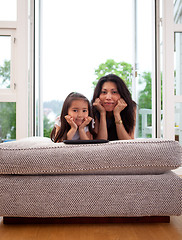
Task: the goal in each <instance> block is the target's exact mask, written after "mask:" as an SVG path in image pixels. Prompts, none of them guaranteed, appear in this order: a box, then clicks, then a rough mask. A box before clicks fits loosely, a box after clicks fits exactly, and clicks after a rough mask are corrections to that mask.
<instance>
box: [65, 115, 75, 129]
mask: <svg viewBox="0 0 182 240" xmlns="http://www.w3.org/2000/svg"><path fill="white" fill-rule="evenodd" d="M65 119H66V121H67V123H68V124H69V125H70V127H71V128H74V129H77V128H78V126H77V125H76V123H75V122H74V120H73V118H72V117H71V116H69V115H66V116H65Z"/></svg>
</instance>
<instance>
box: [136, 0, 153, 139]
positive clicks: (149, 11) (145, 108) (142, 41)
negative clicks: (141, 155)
mask: <svg viewBox="0 0 182 240" xmlns="http://www.w3.org/2000/svg"><path fill="white" fill-rule="evenodd" d="M136 14H137V15H136V21H137V27H136V49H135V52H136V71H137V73H136V78H135V81H136V90H135V91H136V99H137V104H138V116H137V126H136V136H137V137H139V138H140V137H141V138H151V137H152V127H153V122H152V111H153V110H152V81H153V76H154V75H155V74H154V73H153V71H154V67H153V66H154V56H153V52H154V45H153V39H154V27H153V24H154V6H153V1H152V0H150V1H145V0H138V1H137V6H136ZM143 19H145V21H144V20H143Z"/></svg>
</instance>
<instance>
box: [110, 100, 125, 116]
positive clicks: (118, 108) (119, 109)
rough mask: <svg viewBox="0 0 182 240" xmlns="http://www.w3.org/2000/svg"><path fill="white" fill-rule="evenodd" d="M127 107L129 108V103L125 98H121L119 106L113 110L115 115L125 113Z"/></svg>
mask: <svg viewBox="0 0 182 240" xmlns="http://www.w3.org/2000/svg"><path fill="white" fill-rule="evenodd" d="M126 107H127V103H126V102H125V100H124V99H123V98H120V99H119V100H118V103H117V105H116V106H115V108H114V110H113V113H114V115H116V114H120V112H121V111H123V110H124V109H125V108H126Z"/></svg>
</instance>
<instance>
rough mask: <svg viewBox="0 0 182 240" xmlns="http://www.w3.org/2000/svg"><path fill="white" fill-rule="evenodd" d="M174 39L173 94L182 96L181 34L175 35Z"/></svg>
mask: <svg viewBox="0 0 182 240" xmlns="http://www.w3.org/2000/svg"><path fill="white" fill-rule="evenodd" d="M174 39H175V43H174V45H175V48H174V77H175V81H174V83H175V86H174V91H175V92H174V93H175V95H182V33H175V38H174Z"/></svg>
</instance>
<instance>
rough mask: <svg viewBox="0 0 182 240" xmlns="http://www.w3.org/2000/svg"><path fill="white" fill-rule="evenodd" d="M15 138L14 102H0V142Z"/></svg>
mask: <svg viewBox="0 0 182 240" xmlns="http://www.w3.org/2000/svg"><path fill="white" fill-rule="evenodd" d="M10 139H16V103H14V102H7V103H4V102H1V103H0V142H1V141H7V140H10Z"/></svg>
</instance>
